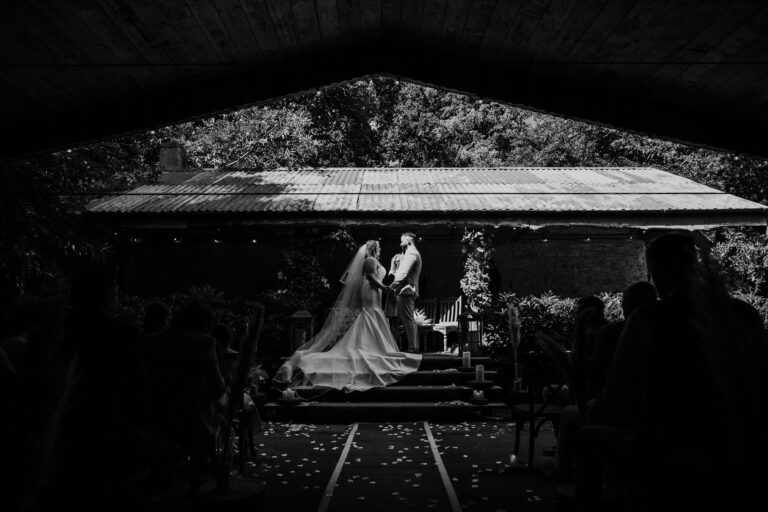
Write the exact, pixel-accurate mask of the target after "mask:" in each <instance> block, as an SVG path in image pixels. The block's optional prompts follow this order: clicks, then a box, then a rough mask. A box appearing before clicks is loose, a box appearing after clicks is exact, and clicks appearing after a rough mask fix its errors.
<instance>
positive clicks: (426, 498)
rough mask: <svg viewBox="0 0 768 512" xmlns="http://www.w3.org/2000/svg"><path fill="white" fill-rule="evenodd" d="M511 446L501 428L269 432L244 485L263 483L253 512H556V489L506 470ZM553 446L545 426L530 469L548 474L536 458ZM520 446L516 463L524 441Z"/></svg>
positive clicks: (289, 427)
mask: <svg viewBox="0 0 768 512" xmlns="http://www.w3.org/2000/svg"><path fill="white" fill-rule="evenodd" d="M353 431H354V435H350V434H351V433H352V432H353ZM430 434H431V436H432V439H433V440H434V450H433V448H432V444H431V442H430ZM347 445H348V450H347V453H345V446H347ZM513 445H514V425H513V424H509V423H507V422H488V423H455V424H454V423H437V424H436V423H431V422H430V423H424V422H415V423H359V424H350V425H310V424H292V423H271V424H269V425H268V426H267V427H266V428H265V429H264V430H263V431H262V432H261V433H260V434H258V435H257V445H256V446H257V450H258V452H259V456H258V459H257V460H256V461H254V462H251V463H250V464H249V470H248V471H247V473H248V476H247V477H246V478H247V479H260V480H263V481H264V482H266V484H267V487H266V489H267V492H266V494H265V495H264V497H263V498H262V510H295V511H310V510H311V511H317V510H321V511H322V510H327V511H346V510H361V509H365V510H366V511H371V512H375V511H379V510H381V511H384V510H386V511H388V512H392V511H399V510H439V511H450V510H452V508H451V496H452V492H453V493H455V494H454V496H455V501H454V502H458V503H459V504H460V507H461V509H462V510H466V511H478V512H480V511H492V512H496V511H504V510H508V511H512V510H515V511H518V510H531V511H554V510H556V509H557V504H556V503H555V485H554V484H552V483H551V482H549V481H547V480H546V479H545V478H543V477H542V476H541V475H540V474H538V473H537V472H528V471H525V470H521V469H519V468H518V467H517V466H513V465H511V464H510V459H509V455H510V454H511V453H512V448H513ZM553 445H554V438H553V434H552V431H551V429H548V428H547V427H546V426H545V428H544V429H543V430H542V433H541V434H540V436H539V438H538V440H537V443H536V452H537V454H536V465H537V467H546V466H548V465H551V458H550V457H546V456H544V455H543V454H542V451H543V449H545V448H551V447H552V446H553ZM522 446H523V451H522V453H521V456H523V457H524V456H525V454H526V452H525V449H526V447H527V443H526V440H525V438H524V439H523V443H522ZM435 451H436V452H437V453H438V454H439V457H436V456H435ZM342 455H344V457H343V460H342V462H341V463H340V462H339V461H340V459H342ZM438 459H439V460H438ZM337 466H338V468H339V470H340V472H339V473H338V475H337V476H338V478H337V480H336V481H335V482H336V485H335V486H333V485H332V486H331V487H330V488H329V489H328V490H329V491H331V492H326V488H327V487H328V485H329V481H331V480H332V477H333V475H334V470H335V469H336V468H337ZM441 467H442V469H443V475H444V477H442V476H441V473H440V471H441ZM444 479H445V480H448V481H449V482H450V484H448V485H446V482H445V481H444ZM323 507H325V508H323Z"/></svg>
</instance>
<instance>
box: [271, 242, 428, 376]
mask: <svg viewBox="0 0 768 512" xmlns="http://www.w3.org/2000/svg"><path fill="white" fill-rule="evenodd" d="M415 238H416V236H415V235H414V234H413V233H410V232H406V233H403V234H402V235H401V237H400V246H401V248H403V249H404V251H405V252H404V253H403V254H402V255H401V257H400V258H399V260H398V261H397V262H396V265H393V268H392V270H391V271H390V272H391V273H393V274H394V280H393V281H392V283H391V284H390V285H389V286H387V285H385V284H384V283H383V282H382V280H383V279H384V278H385V277H386V275H387V271H386V269H385V268H384V267H383V266H382V265H381V263H379V257H380V256H381V247H380V245H379V242H378V241H376V240H368V241H367V242H366V243H365V244H364V245H363V246H362V247H360V249H359V250H358V251H357V254H356V255H355V257H354V258H352V262H351V263H350V264H349V266H348V267H347V270H346V271H345V272H344V274H343V275H342V277H341V282H342V283H343V284H344V287H343V288H342V290H341V293H339V296H338V297H337V299H336V302H335V303H334V305H333V307H332V308H331V312H330V314H329V315H328V318H326V320H325V323H324V324H323V327H322V328H321V329H320V331H319V332H318V333H317V334H316V335H315V336H314V337H313V338H312V339H311V340H309V341H308V342H307V343H305V344H304V345H302V346H301V347H299V348H298V349H297V350H296V352H294V353H293V355H291V357H290V358H289V359H288V360H287V361H286V362H285V363H284V364H283V365H282V366H281V367H280V369H279V370H278V373H277V375H276V376H275V380H276V381H277V382H279V383H283V384H287V385H289V386H297V385H303V386H323V387H329V388H335V389H345V390H347V391H363V390H366V389H370V388H374V387H383V386H387V385H389V384H393V383H395V382H397V381H398V380H400V379H402V378H403V377H404V376H405V375H407V374H408V373H411V372H414V371H416V370H417V369H418V367H419V364H420V363H421V354H418V353H417V352H418V346H419V345H418V343H419V342H418V335H417V328H416V323H415V321H414V317H413V312H414V302H415V300H416V297H417V296H418V293H419V274H420V273H421V255H420V254H419V251H418V250H417V249H416V246H415V243H414V242H415ZM382 293H387V294H391V295H392V296H394V297H395V298H396V300H397V306H396V309H397V313H398V317H399V318H400V322H401V323H402V325H403V328H404V330H405V334H406V336H407V338H408V347H409V349H408V352H401V351H400V350H399V348H398V346H397V343H396V341H395V339H394V337H393V336H392V332H391V331H390V328H389V322H388V320H387V317H386V316H385V315H384V310H383V309H382V307H381V297H382Z"/></svg>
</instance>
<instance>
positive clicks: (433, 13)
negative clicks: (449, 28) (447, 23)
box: [419, 0, 448, 46]
mask: <svg viewBox="0 0 768 512" xmlns="http://www.w3.org/2000/svg"><path fill="white" fill-rule="evenodd" d="M447 6H448V0H425V2H424V15H423V16H422V17H421V27H420V28H419V36H420V37H421V39H423V40H424V43H426V45H427V46H430V45H434V44H439V43H438V41H440V39H439V38H440V36H441V35H442V30H443V22H444V20H445V11H446V7H447Z"/></svg>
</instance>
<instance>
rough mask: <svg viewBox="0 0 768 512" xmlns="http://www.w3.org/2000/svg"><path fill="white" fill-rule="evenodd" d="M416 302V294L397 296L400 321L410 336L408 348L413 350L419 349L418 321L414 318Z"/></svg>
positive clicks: (406, 333)
mask: <svg viewBox="0 0 768 512" xmlns="http://www.w3.org/2000/svg"><path fill="white" fill-rule="evenodd" d="M415 302H416V296H415V295H398V296H397V316H399V317H400V323H402V324H403V329H405V335H406V336H407V337H408V348H410V349H411V350H419V334H418V329H417V328H416V322H415V321H414V320H413V307H414V304H415Z"/></svg>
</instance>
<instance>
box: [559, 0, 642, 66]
mask: <svg viewBox="0 0 768 512" xmlns="http://www.w3.org/2000/svg"><path fill="white" fill-rule="evenodd" d="M636 4H637V0H610V1H609V2H608V3H606V4H605V6H604V7H603V9H602V10H601V11H600V13H599V14H598V15H597V16H596V17H595V19H594V21H593V22H592V23H591V24H590V25H589V28H588V29H587V30H586V31H585V32H584V33H583V34H582V36H581V37H580V38H579V41H578V42H577V43H576V45H574V47H573V49H572V50H571V51H570V52H569V53H568V58H569V60H571V61H576V62H583V61H585V60H587V58H588V57H589V56H590V55H592V54H593V53H594V52H595V51H596V49H597V47H598V45H599V44H600V43H601V42H602V41H604V40H605V39H607V38H608V36H609V35H610V34H611V32H613V30H614V29H615V28H616V27H617V26H618V25H619V24H620V23H621V22H622V20H624V18H625V17H626V16H627V15H629V13H630V12H631V11H632V9H633V7H635V5H636Z"/></svg>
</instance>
